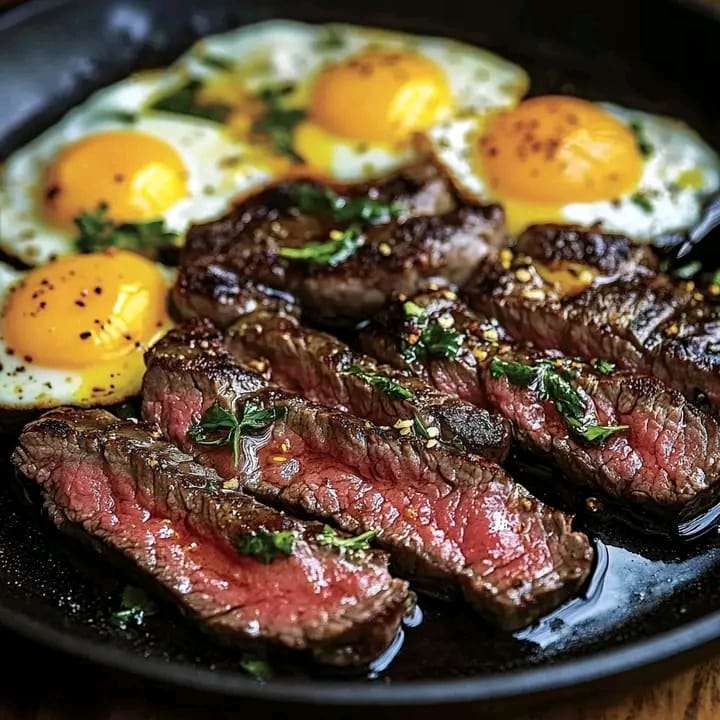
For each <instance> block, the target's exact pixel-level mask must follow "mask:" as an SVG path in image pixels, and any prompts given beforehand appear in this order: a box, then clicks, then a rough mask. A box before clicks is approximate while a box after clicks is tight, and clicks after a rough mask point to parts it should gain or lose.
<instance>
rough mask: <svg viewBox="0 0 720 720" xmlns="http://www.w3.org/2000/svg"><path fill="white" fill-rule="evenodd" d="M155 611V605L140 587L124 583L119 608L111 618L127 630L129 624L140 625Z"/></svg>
mask: <svg viewBox="0 0 720 720" xmlns="http://www.w3.org/2000/svg"><path fill="white" fill-rule="evenodd" d="M156 613H157V606H156V605H155V603H154V602H153V601H152V600H150V598H149V597H148V596H147V595H146V594H145V593H144V592H143V591H142V590H141V589H140V588H137V587H133V586H132V585H126V586H125V589H124V590H123V593H122V598H121V600H120V609H119V610H116V611H115V612H114V613H113V614H112V616H111V620H112V622H113V624H114V625H116V626H117V627H119V628H120V629H121V630H127V629H128V628H129V627H130V626H131V625H136V626H139V625H142V624H143V622H145V618H146V617H150V616H151V615H155V614H156Z"/></svg>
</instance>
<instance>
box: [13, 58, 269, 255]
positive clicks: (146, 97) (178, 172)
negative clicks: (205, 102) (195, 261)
mask: <svg viewBox="0 0 720 720" xmlns="http://www.w3.org/2000/svg"><path fill="white" fill-rule="evenodd" d="M167 81H168V79H167V77H166V75H165V74H164V73H163V72H159V73H158V72H153V73H147V74H141V75H138V76H136V77H133V78H130V79H128V80H125V81H123V82H120V83H118V84H117V85H114V86H111V87H109V88H107V89H105V90H103V91H100V92H98V93H97V94H95V95H93V96H92V97H91V98H90V99H88V100H87V101H86V102H85V103H84V104H82V105H80V106H79V107H77V108H76V109H75V110H73V111H72V112H70V113H69V114H68V115H67V116H66V117H65V118H64V119H63V120H61V121H60V122H59V123H58V124H57V125H55V126H53V127H51V128H50V129H49V130H47V131H46V132H45V133H43V134H42V135H40V136H39V137H38V138H36V139H35V140H34V141H33V142H31V143H29V144H28V145H26V146H25V147H23V148H21V149H20V150H18V151H16V152H15V153H14V154H13V155H11V156H10V158H8V161H7V164H6V166H5V168H4V172H3V173H2V175H0V218H1V221H0V248H2V250H4V251H5V252H6V253H8V254H9V255H12V256H14V257H17V258H19V259H20V260H22V261H23V262H25V263H27V264H28V265H41V264H43V263H45V262H47V261H48V260H51V259H52V258H54V257H59V256H61V255H67V254H71V253H74V252H76V251H77V242H76V241H77V237H78V229H77V228H76V227H75V223H74V220H75V219H76V218H78V216H80V215H81V214H82V213H84V212H93V211H95V210H97V208H98V207H100V206H107V217H108V218H109V219H110V220H112V221H114V222H116V223H142V222H148V221H156V220H163V221H164V223H165V227H166V229H167V230H168V231H170V232H175V233H179V234H182V233H183V232H184V231H185V230H186V229H187V227H188V226H189V225H190V223H191V222H193V221H202V220H209V219H214V218H215V217H217V216H219V215H221V214H222V213H223V212H224V211H225V210H227V208H228V207H229V205H230V203H231V201H232V199H233V198H234V197H235V196H236V195H237V194H238V193H241V192H243V191H244V190H247V189H250V188H253V187H255V186H257V185H260V184H262V183H264V182H267V180H268V179H269V177H270V175H269V174H268V172H267V171H266V170H263V168H262V167H261V165H260V164H257V163H255V164H252V165H251V166H248V165H246V164H244V163H243V161H242V157H243V153H244V152H245V148H244V147H242V145H241V144H240V143H239V142H238V141H237V140H236V139H231V138H230V137H229V135H228V133H227V132H226V131H225V130H224V129H223V128H222V127H221V126H219V125H218V124H217V123H215V122H212V121H210V120H208V119H206V118H201V117H193V116H189V115H177V114H173V113H168V112H162V111H156V110H153V109H151V108H150V107H149V105H150V103H151V102H152V98H153V97H154V96H155V94H156V93H157V92H158V90H159V88H161V87H164V86H165V85H164V84H165V83H166V82H167Z"/></svg>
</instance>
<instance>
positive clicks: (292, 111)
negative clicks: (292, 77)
mask: <svg viewBox="0 0 720 720" xmlns="http://www.w3.org/2000/svg"><path fill="white" fill-rule="evenodd" d="M292 91H293V86H292V85H281V86H280V87H270V88H265V89H264V90H261V91H260V92H259V93H258V97H259V99H260V100H262V102H263V103H265V112H264V113H263V114H262V115H261V116H260V117H259V118H257V120H255V122H254V123H253V125H252V131H253V132H254V133H258V134H260V135H265V136H266V137H267V138H268V139H269V140H270V143H271V144H272V145H273V147H274V148H275V150H276V151H277V152H279V153H280V154H281V155H287V156H288V157H289V158H290V159H291V160H293V162H298V163H300V162H303V159H302V158H301V157H300V156H299V155H298V154H297V153H296V152H295V149H294V148H293V137H292V136H293V131H294V130H295V127H296V125H298V123H300V122H302V121H303V120H304V119H305V111H304V110H301V109H299V108H286V107H284V106H283V102H282V99H283V97H285V96H286V95H288V94H289V93H291V92H292Z"/></svg>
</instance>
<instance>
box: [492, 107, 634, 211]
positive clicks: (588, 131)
mask: <svg viewBox="0 0 720 720" xmlns="http://www.w3.org/2000/svg"><path fill="white" fill-rule="evenodd" d="M478 150H479V155H480V163H481V166H482V171H483V175H484V176H485V178H486V179H487V182H488V183H489V185H490V187H491V188H492V190H493V191H494V193H495V194H496V195H497V196H498V197H502V198H510V199H515V200H523V201H526V202H532V203H541V204H542V203H545V204H561V203H571V202H594V201H597V200H608V199H611V198H615V197H618V196H620V195H622V194H624V193H627V192H630V191H632V190H633V189H634V188H636V187H637V185H638V182H639V180H640V176H641V174H642V165H643V161H642V156H641V154H640V152H639V150H638V147H637V142H636V140H635V137H634V135H633V133H632V132H631V131H630V130H629V129H628V128H627V127H626V126H625V125H623V124H622V123H621V122H620V121H619V120H617V118H615V117H614V116H612V115H611V114H610V113H608V112H606V111H605V110H602V109H601V108H599V107H597V106H596V105H594V104H593V103H590V102H587V101H585V100H579V99H577V98H572V97H562V96H547V97H537V98H531V99H529V100H525V101H524V102H522V103H520V104H519V105H518V106H517V107H516V108H514V109H513V110H509V111H506V112H500V113H498V114H497V115H495V116H493V117H492V118H490V119H489V120H488V123H487V126H486V132H485V133H484V134H483V136H482V137H481V139H480V140H479V145H478Z"/></svg>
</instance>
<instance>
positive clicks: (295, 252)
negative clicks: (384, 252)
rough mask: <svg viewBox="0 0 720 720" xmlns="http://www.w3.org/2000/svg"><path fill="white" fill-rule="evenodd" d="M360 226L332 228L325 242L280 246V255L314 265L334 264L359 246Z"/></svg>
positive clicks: (351, 253)
mask: <svg viewBox="0 0 720 720" xmlns="http://www.w3.org/2000/svg"><path fill="white" fill-rule="evenodd" d="M360 238H361V233H360V228H359V227H358V226H357V225H351V226H350V227H349V228H347V230H333V231H331V233H330V239H329V240H326V241H325V242H319V243H308V244H307V245H303V247H299V248H294V247H281V248H280V250H279V251H278V254H279V255H280V257H284V258H288V259H289V260H304V261H305V262H310V263H315V264H316V265H330V266H335V265H339V264H340V263H342V262H344V261H345V260H347V259H348V258H349V257H350V256H351V255H353V254H354V253H355V251H356V250H357V249H358V247H360Z"/></svg>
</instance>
